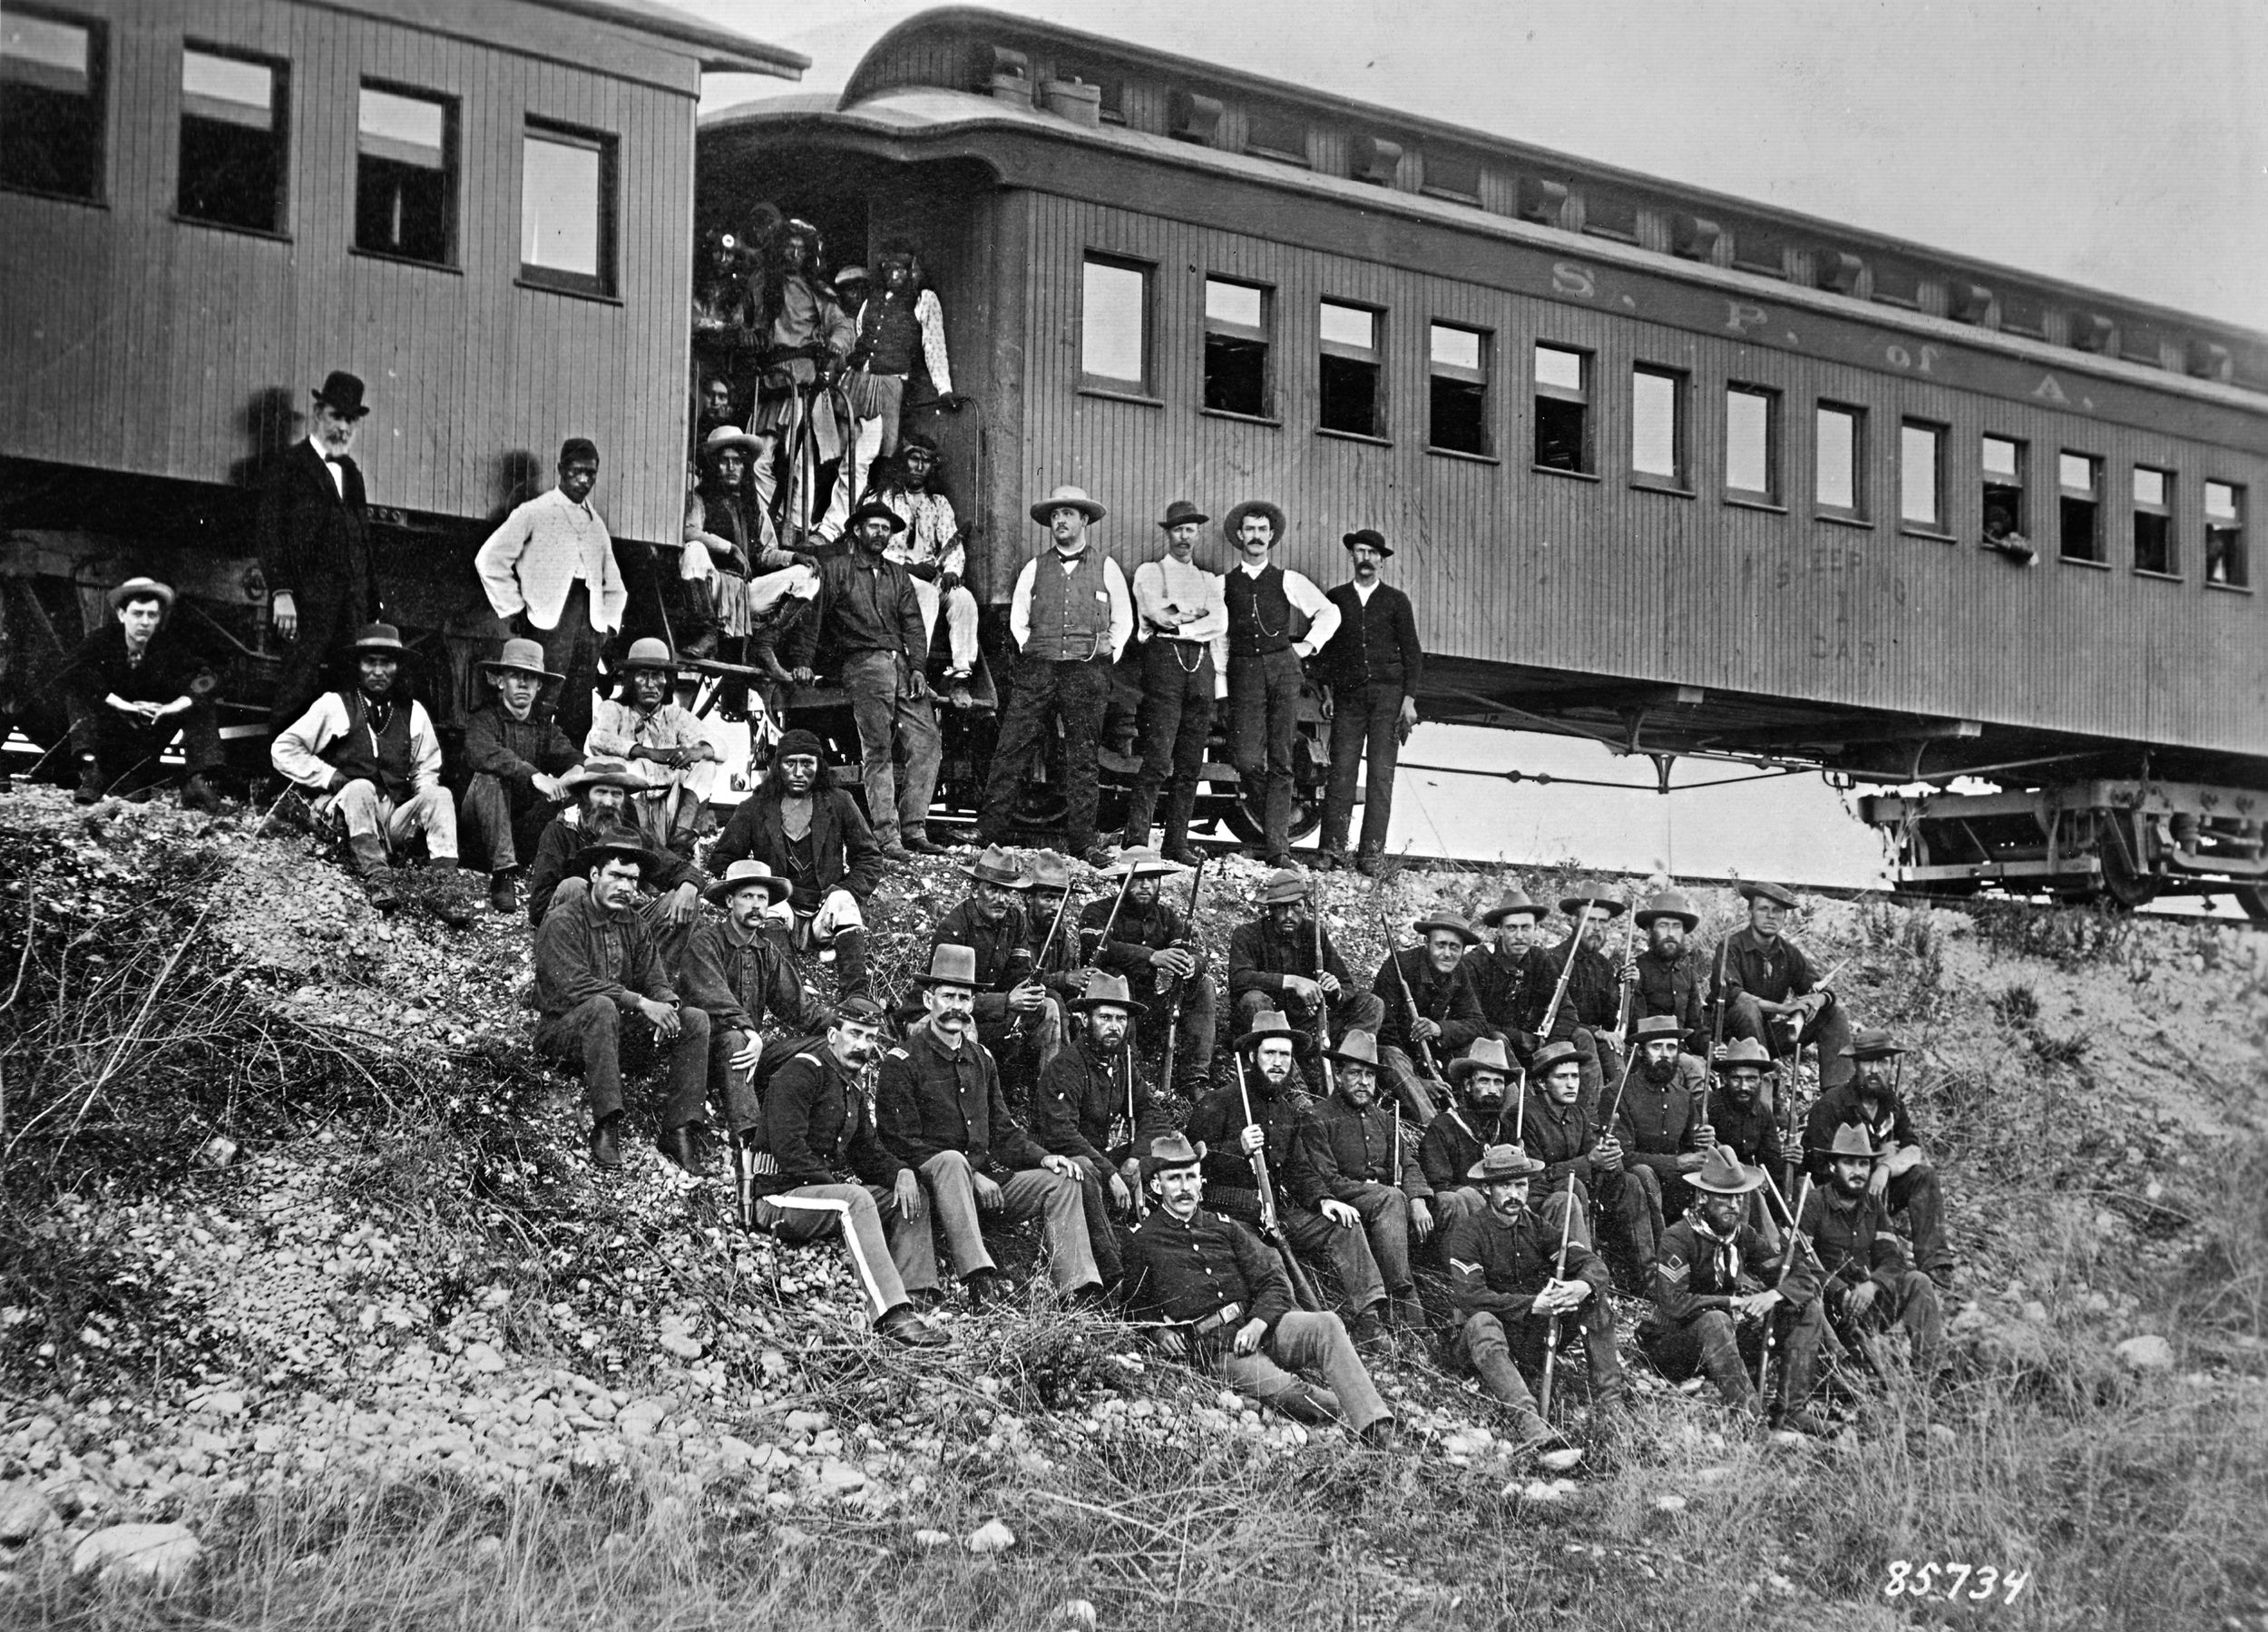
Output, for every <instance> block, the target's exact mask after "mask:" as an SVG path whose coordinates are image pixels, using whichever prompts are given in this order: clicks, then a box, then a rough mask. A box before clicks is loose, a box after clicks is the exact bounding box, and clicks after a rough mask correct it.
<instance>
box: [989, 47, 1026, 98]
mask: <svg viewBox="0 0 2268 1632" xmlns="http://www.w3.org/2000/svg"><path fill="white" fill-rule="evenodd" d="M991 55H992V63H991V64H990V70H989V73H988V76H987V77H988V80H989V89H990V90H991V92H992V100H993V101H995V102H1012V103H1022V105H1023V106H1025V107H1027V108H1028V107H1030V106H1031V58H1030V57H1028V56H1026V55H1025V54H1023V53H1022V52H1021V51H1011V50H1009V49H1008V47H1007V46H1005V45H995V46H993V47H992V51H991Z"/></svg>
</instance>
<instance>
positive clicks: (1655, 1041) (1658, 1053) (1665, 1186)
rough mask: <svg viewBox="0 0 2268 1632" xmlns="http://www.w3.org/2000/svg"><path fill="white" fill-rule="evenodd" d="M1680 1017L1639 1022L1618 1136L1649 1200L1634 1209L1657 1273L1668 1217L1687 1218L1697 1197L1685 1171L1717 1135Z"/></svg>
mask: <svg viewBox="0 0 2268 1632" xmlns="http://www.w3.org/2000/svg"><path fill="white" fill-rule="evenodd" d="M1677 1033H1678V1027H1677V1021H1675V1020H1674V1019H1672V1018H1671V1017H1670V1016H1668V1015H1667V1014H1655V1015H1649V1016H1647V1018H1646V1019H1645V1020H1642V1021H1638V1024H1637V1031H1634V1032H1633V1033H1632V1034H1631V1045H1632V1046H1633V1047H1634V1048H1636V1049H1637V1051H1638V1059H1637V1064H1636V1067H1635V1069H1634V1070H1631V1072H1630V1074H1629V1078H1628V1082H1627V1083H1626V1084H1625V1085H1624V1087H1623V1090H1622V1104H1621V1108H1620V1109H1619V1110H1618V1111H1617V1112H1616V1114H1615V1123H1614V1133H1615V1137H1616V1138H1618V1139H1619V1140H1620V1141H1621V1145H1622V1151H1623V1162H1624V1165H1625V1168H1626V1170H1627V1171H1628V1176H1629V1182H1630V1183H1631V1184H1632V1185H1634V1186H1635V1187H1637V1193H1638V1195H1639V1196H1640V1197H1642V1198H1643V1200H1644V1204H1645V1206H1644V1211H1643V1212H1642V1213H1640V1212H1638V1211H1637V1209H1633V1211H1632V1215H1631V1224H1632V1226H1633V1227H1634V1228H1635V1229H1637V1231H1638V1232H1639V1233H1638V1236H1637V1248H1638V1252H1637V1257H1638V1266H1639V1268H1640V1269H1641V1270H1643V1271H1644V1272H1645V1273H1646V1274H1647V1275H1652V1274H1653V1272H1654V1258H1655V1254H1656V1251H1657V1247H1658V1246H1659V1244H1660V1241H1661V1234H1662V1226H1663V1222H1664V1220H1665V1219H1667V1218H1677V1217H1682V1216H1683V1215H1684V1213H1685V1210H1686V1206H1687V1204H1688V1203H1689V1202H1690V1201H1691V1200H1692V1192H1691V1191H1690V1190H1689V1189H1688V1188H1687V1187H1686V1182H1685V1176H1686V1174H1688V1173H1693V1172H1696V1171H1698V1170H1699V1168H1700V1167H1701V1164H1702V1163H1703V1162H1704V1161H1706V1159H1707V1158H1708V1153H1709V1151H1710V1150H1712V1149H1713V1148H1716V1133H1715V1132H1714V1131H1713V1130H1712V1129H1710V1128H1709V1126H1708V1124H1707V1123H1706V1122H1704V1121H1702V1120H1701V1114H1700V1113H1701V1106H1700V1092H1701V1085H1702V1076H1701V1068H1700V1062H1699V1061H1698V1060H1694V1059H1692V1058H1691V1056H1689V1055H1684V1054H1682V1053H1681V1051H1680V1049H1679V1044H1678V1034H1677Z"/></svg>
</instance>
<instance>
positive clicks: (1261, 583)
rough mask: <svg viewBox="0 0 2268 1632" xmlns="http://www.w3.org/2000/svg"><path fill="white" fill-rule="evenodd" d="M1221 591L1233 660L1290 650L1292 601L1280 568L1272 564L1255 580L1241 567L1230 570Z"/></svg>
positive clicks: (1229, 647) (1230, 653)
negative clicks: (1225, 596)
mask: <svg viewBox="0 0 2268 1632" xmlns="http://www.w3.org/2000/svg"><path fill="white" fill-rule="evenodd" d="M1224 588H1225V591H1226V593H1227V601H1228V655H1229V657H1230V659H1231V660H1235V659H1237V658H1264V657H1266V656H1267V655H1268V654H1269V653H1271V652H1277V651H1289V650H1291V646H1292V602H1291V597H1290V596H1288V595H1286V593H1285V592H1284V569H1283V568H1281V567H1279V566H1276V565H1274V564H1273V563H1271V564H1270V565H1269V566H1267V567H1266V568H1265V569H1264V570H1263V571H1262V572H1261V573H1260V576H1259V577H1257V578H1254V577H1252V576H1251V575H1250V574H1249V573H1247V572H1246V571H1245V570H1244V569H1243V568H1242V567H1231V568H1229V569H1228V575H1227V579H1226V581H1225V583H1224Z"/></svg>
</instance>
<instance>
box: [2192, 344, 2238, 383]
mask: <svg viewBox="0 0 2268 1632" xmlns="http://www.w3.org/2000/svg"><path fill="white" fill-rule="evenodd" d="M2184 364H2185V366H2186V367H2187V368H2188V370H2189V372H2190V373H2192V374H2194V375H2195V376H2197V377H2198V378H2199V379H2201V380H2219V381H2220V382H2221V383H2222V384H2223V385H2224V386H2225V385H2227V384H2228V383H2229V382H2230V381H2231V380H2232V379H2234V378H2235V376H2236V362H2235V359H2234V358H2233V357H2230V356H2229V348H2228V347H2225V346H2215V345H2214V343H2213V342H2212V341H2210V340H2192V341H2190V342H2189V347H2188V353H2187V356H2186V357H2185V359H2184Z"/></svg>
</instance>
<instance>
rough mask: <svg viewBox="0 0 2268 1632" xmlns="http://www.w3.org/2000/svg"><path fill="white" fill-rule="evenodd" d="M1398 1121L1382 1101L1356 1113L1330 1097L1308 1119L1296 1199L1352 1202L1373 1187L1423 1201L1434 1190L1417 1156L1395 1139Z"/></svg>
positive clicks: (1313, 1204)
mask: <svg viewBox="0 0 2268 1632" xmlns="http://www.w3.org/2000/svg"><path fill="white" fill-rule="evenodd" d="M1400 1122H1401V1119H1400V1118H1398V1117H1396V1116H1395V1115H1394V1113H1393V1106H1392V1105H1391V1104H1389V1103H1388V1102H1386V1101H1385V1100H1383V1099H1374V1100H1372V1101H1371V1102H1370V1104H1369V1106H1368V1107H1367V1108H1366V1109H1362V1110H1357V1109H1354V1107H1353V1106H1352V1105H1349V1104H1348V1103H1347V1102H1346V1101H1345V1100H1344V1099H1340V1098H1338V1097H1337V1096H1336V1095H1334V1096H1333V1097H1331V1098H1330V1099H1325V1100H1324V1101H1323V1102H1322V1103H1321V1104H1319V1105H1317V1106H1316V1107H1315V1114H1314V1115H1313V1116H1311V1117H1309V1118H1308V1119H1307V1129H1306V1134H1307V1159H1306V1161H1305V1163H1303V1164H1302V1165H1301V1167H1300V1169H1299V1172H1298V1178H1299V1188H1298V1191H1297V1195H1298V1198H1299V1199H1300V1200H1301V1201H1303V1202H1305V1203H1306V1204H1307V1205H1308V1206H1309V1207H1314V1206H1315V1205H1316V1204H1317V1203H1318V1202H1321V1201H1322V1200H1324V1199H1325V1197H1329V1198H1330V1199H1331V1200H1334V1201H1347V1202H1352V1201H1354V1200H1356V1199H1357V1198H1358V1197H1361V1196H1362V1194H1363V1193H1364V1189H1365V1188H1366V1187H1369V1186H1371V1185H1384V1186H1386V1187H1389V1188H1392V1189H1398V1190H1400V1191H1401V1192H1402V1193H1403V1195H1405V1196H1407V1197H1411V1198H1412V1199H1413V1200H1425V1199H1428V1198H1430V1197H1432V1194H1433V1190H1432V1186H1430V1185H1428V1184H1427V1183H1426V1182H1425V1175H1424V1174H1423V1173H1422V1172H1421V1171H1420V1170H1419V1168H1418V1160H1417V1156H1416V1153H1415V1152H1413V1151H1412V1150H1410V1149H1409V1148H1407V1147H1406V1146H1404V1145H1403V1144H1402V1143H1400V1142H1399V1141H1398V1140H1397V1139H1396V1138H1395V1137H1394V1135H1395V1133H1396V1132H1397V1130H1398V1129H1399V1126H1400Z"/></svg>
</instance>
